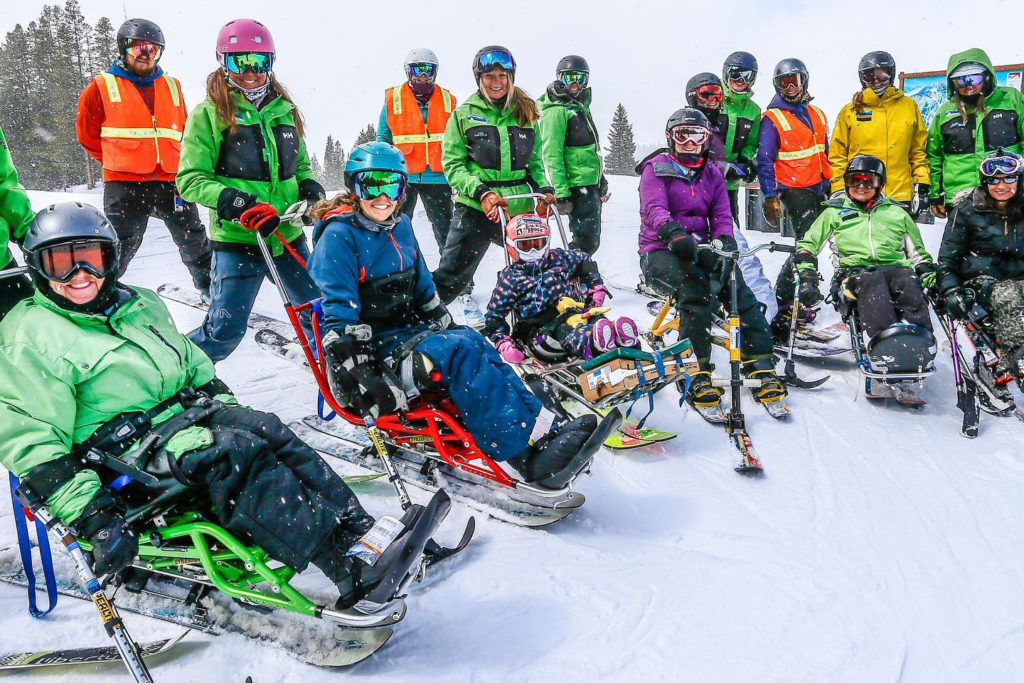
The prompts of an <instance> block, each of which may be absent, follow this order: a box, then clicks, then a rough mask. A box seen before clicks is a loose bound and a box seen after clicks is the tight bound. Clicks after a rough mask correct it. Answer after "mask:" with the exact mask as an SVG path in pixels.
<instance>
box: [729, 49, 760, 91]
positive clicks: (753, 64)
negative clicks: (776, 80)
mask: <svg viewBox="0 0 1024 683" xmlns="http://www.w3.org/2000/svg"><path fill="white" fill-rule="evenodd" d="M733 70H735V72H736V74H737V75H739V74H744V72H747V71H749V72H752V73H751V75H750V77H749V83H750V87H753V86H754V81H755V80H757V59H755V58H754V55H752V54H750V53H749V52H733V53H732V54H731V55H729V56H728V57H726V58H725V63H724V64H723V65H722V83H724V84H726V85H728V83H729V78H730V72H732V71H733Z"/></svg>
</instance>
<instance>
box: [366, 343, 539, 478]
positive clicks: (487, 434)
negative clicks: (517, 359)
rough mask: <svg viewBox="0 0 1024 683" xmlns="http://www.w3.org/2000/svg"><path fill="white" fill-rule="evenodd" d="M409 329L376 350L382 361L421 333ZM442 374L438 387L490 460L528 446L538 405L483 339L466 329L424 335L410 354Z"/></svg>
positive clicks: (537, 401) (504, 456)
mask: <svg viewBox="0 0 1024 683" xmlns="http://www.w3.org/2000/svg"><path fill="white" fill-rule="evenodd" d="M422 330H423V328H422V327H421V328H410V329H409V330H407V331H406V330H403V331H402V333H401V334H399V335H396V336H394V337H392V338H391V339H389V340H388V342H387V343H386V344H383V345H381V346H380V347H379V349H377V351H376V353H377V356H378V357H379V358H381V359H382V360H384V359H386V358H388V357H389V356H391V354H392V353H394V352H395V349H396V347H398V346H399V345H400V344H401V343H402V342H403V341H405V340H406V339H409V338H410V337H412V336H414V335H415V334H417V333H419V332H421V331H422ZM412 353H421V354H423V355H424V356H426V357H427V358H429V359H430V362H431V363H433V365H434V368H435V369H437V370H439V371H440V372H441V384H443V385H444V386H445V387H446V388H447V389H448V395H449V396H450V397H451V400H452V403H454V404H455V407H456V408H458V410H459V413H460V415H461V422H462V425H463V426H464V427H465V428H466V430H467V431H469V433H470V434H472V435H473V438H474V439H475V440H476V443H477V445H478V446H480V449H481V450H482V451H483V452H484V453H486V454H487V455H488V456H489V457H491V458H493V459H494V460H508V459H509V458H514V457H515V456H517V455H519V454H520V453H522V452H523V450H525V449H526V448H527V447H528V446H529V445H530V434H531V433H532V432H533V426H534V423H535V422H536V420H537V415H538V414H540V408H541V404H540V401H539V400H538V399H537V397H536V396H534V395H533V394H532V393H530V391H529V390H528V389H527V388H526V386H525V385H524V384H523V382H522V380H521V379H519V377H518V376H516V373H515V372H513V371H512V368H511V367H510V366H509V365H508V364H507V363H505V361H503V360H502V359H501V356H499V355H498V352H497V351H496V350H495V349H494V347H493V346H491V345H490V343H488V342H487V340H486V339H484V337H483V336H482V335H481V334H480V333H479V332H477V331H476V330H472V329H470V328H468V327H461V326H457V327H451V328H449V329H447V330H444V331H443V332H435V333H433V334H430V335H427V336H426V337H424V338H423V339H422V340H421V341H419V342H418V343H417V344H416V345H415V346H414V347H413V349H412Z"/></svg>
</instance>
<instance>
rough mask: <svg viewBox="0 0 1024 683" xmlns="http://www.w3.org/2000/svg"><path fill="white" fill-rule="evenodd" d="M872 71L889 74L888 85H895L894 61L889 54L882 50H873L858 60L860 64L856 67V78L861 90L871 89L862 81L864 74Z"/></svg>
mask: <svg viewBox="0 0 1024 683" xmlns="http://www.w3.org/2000/svg"><path fill="white" fill-rule="evenodd" d="M872 69H884V70H885V73H887V74H889V85H896V60H895V59H893V57H892V55H891V54H889V53H888V52H885V51H883V50H875V51H874V52H869V53H867V54H866V55H864V56H863V57H861V58H860V63H859V64H858V65H857V78H859V79H860V85H861V87H862V88H869V87H871V86H869V85H868V84H867V82H866V81H865V79H864V72H865V71H870V70H872Z"/></svg>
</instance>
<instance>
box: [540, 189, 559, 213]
mask: <svg viewBox="0 0 1024 683" xmlns="http://www.w3.org/2000/svg"><path fill="white" fill-rule="evenodd" d="M552 204H557V200H556V199H555V195H553V194H551V193H550V192H545V193H544V198H543V199H538V200H537V215H538V216H540V217H541V218H547V217H548V215H549V214H550V213H551V209H550V208H549V207H550V206H551V205H552Z"/></svg>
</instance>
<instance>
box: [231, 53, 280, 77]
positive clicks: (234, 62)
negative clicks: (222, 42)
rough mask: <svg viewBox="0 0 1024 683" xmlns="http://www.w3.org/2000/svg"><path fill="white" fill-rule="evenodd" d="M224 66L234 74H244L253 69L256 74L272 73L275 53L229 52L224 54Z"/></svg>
mask: <svg viewBox="0 0 1024 683" xmlns="http://www.w3.org/2000/svg"><path fill="white" fill-rule="evenodd" d="M224 67H225V68H226V69H227V70H228V71H230V72H231V73H233V74H244V73H245V72H246V71H252V72H253V73H254V74H266V73H270V70H271V69H272V68H273V67H274V54H273V53H272V52H229V53H227V54H225V55H224Z"/></svg>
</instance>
